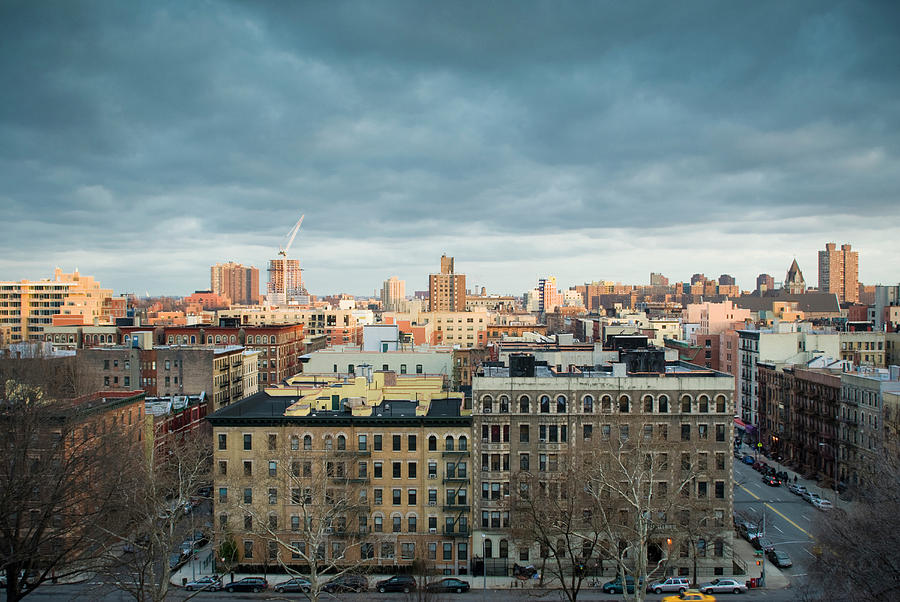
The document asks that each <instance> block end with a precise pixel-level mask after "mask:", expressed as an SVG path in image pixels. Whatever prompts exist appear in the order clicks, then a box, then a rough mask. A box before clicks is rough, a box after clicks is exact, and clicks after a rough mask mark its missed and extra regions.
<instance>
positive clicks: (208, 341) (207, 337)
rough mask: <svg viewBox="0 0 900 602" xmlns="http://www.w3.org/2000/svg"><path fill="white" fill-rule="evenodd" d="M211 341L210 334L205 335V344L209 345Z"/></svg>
mask: <svg viewBox="0 0 900 602" xmlns="http://www.w3.org/2000/svg"><path fill="white" fill-rule="evenodd" d="M212 341H213V339H212V335H211V334H208V335H206V344H207V345H211V344H212Z"/></svg>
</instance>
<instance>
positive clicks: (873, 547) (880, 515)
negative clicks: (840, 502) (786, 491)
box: [809, 448, 900, 602]
mask: <svg viewBox="0 0 900 602" xmlns="http://www.w3.org/2000/svg"><path fill="white" fill-rule="evenodd" d="M888 449H889V448H888ZM876 464H877V465H878V467H879V468H878V474H877V475H874V474H873V475H868V477H869V478H866V479H865V482H867V483H877V486H876V487H870V488H869V489H867V490H866V492H865V496H864V497H863V498H862V499H861V500H860V501H859V502H857V503H855V504H853V505H852V506H851V507H850V508H849V509H848V510H846V511H845V510H843V509H841V508H834V509H833V510H831V511H830V512H828V513H824V516H823V517H822V518H821V520H819V521H817V523H816V530H815V532H814V537H815V540H816V547H815V548H814V550H815V552H816V559H815V560H814V561H813V563H812V565H811V566H810V568H809V573H810V577H811V579H810V581H811V582H813V583H818V584H819V585H820V587H821V591H820V592H818V596H819V599H824V600H849V601H851V602H855V601H860V602H862V601H863V600H873V601H881V600H885V601H887V600H897V599H898V598H900V560H898V557H897V549H898V547H900V530H898V529H895V528H890V525H893V524H894V523H895V522H896V520H897V516H898V515H900V459H898V457H897V456H896V455H895V454H893V453H890V452H885V451H883V452H881V453H880V455H879V457H878V462H876Z"/></svg>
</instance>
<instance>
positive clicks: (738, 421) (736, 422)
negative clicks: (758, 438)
mask: <svg viewBox="0 0 900 602" xmlns="http://www.w3.org/2000/svg"><path fill="white" fill-rule="evenodd" d="M734 426H736V427H738V428H741V429H746V428H747V426H748V424H747V423H746V422H744V421H743V420H741V419H740V418H735V419H734Z"/></svg>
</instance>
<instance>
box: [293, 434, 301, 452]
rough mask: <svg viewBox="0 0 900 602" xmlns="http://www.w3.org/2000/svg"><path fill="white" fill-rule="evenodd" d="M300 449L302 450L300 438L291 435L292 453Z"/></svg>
mask: <svg viewBox="0 0 900 602" xmlns="http://www.w3.org/2000/svg"><path fill="white" fill-rule="evenodd" d="M298 449H300V437H298V436H297V435H291V451H297V450H298Z"/></svg>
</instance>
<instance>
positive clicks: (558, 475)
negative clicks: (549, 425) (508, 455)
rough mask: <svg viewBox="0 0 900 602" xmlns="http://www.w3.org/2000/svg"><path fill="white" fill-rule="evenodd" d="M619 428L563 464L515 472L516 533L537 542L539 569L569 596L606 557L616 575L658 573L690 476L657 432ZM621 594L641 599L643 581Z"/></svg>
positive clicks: (573, 597) (688, 465)
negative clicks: (654, 437)
mask: <svg viewBox="0 0 900 602" xmlns="http://www.w3.org/2000/svg"><path fill="white" fill-rule="evenodd" d="M617 430H618V433H617V434H618V436H617V437H616V436H609V437H606V438H605V439H606V441H605V442H604V443H601V444H600V445H597V446H592V447H591V448H589V449H581V450H579V451H578V452H577V453H574V454H572V455H569V456H568V457H565V456H562V457H561V458H560V460H559V461H560V463H562V462H564V461H565V462H566V465H565V466H547V467H540V468H541V470H540V471H539V472H538V473H536V474H535V473H520V474H519V475H518V479H517V487H518V491H516V492H515V493H516V495H515V498H514V500H513V502H512V505H513V506H512V511H513V513H514V514H515V515H516V516H517V518H516V519H515V521H513V522H514V523H515V524H516V525H517V527H515V529H514V531H515V537H516V539H517V541H520V542H523V543H525V544H526V545H527V543H528V542H529V541H531V542H536V543H538V544H539V545H540V546H541V556H542V557H543V559H544V565H543V566H542V572H543V571H544V570H546V571H548V572H549V573H550V574H551V575H553V576H554V577H555V578H556V579H558V580H559V584H560V588H561V589H562V592H563V594H564V595H565V596H566V598H567V599H569V600H572V601H574V600H576V599H577V598H578V595H579V593H580V592H581V589H582V587H583V581H584V578H585V577H586V575H587V574H588V573H590V572H592V571H593V570H594V569H596V568H601V569H602V567H603V563H604V562H605V561H608V562H610V563H611V564H612V566H614V567H615V570H616V575H617V576H618V577H619V579H620V580H621V583H623V584H625V583H627V580H628V579H629V578H631V579H633V580H634V583H636V584H639V583H640V584H644V585H645V586H646V583H647V582H648V581H649V578H650V577H651V576H654V575H661V574H662V573H663V570H664V568H665V563H666V562H667V560H668V558H669V555H668V554H667V552H668V551H670V550H671V545H670V544H671V542H672V539H673V537H674V536H675V534H676V532H677V531H676V530H677V528H678V527H677V526H676V524H675V516H674V510H675V504H676V503H677V502H678V497H677V494H678V492H679V491H681V490H682V489H683V488H686V487H689V486H690V484H691V481H692V480H693V479H694V478H695V476H696V474H697V473H696V470H695V467H694V466H693V465H692V464H691V463H690V462H688V463H686V464H681V465H678V466H676V465H675V462H676V461H678V460H680V458H676V456H677V453H678V451H679V450H680V449H681V448H680V447H679V446H678V445H673V444H671V443H668V442H666V441H662V440H659V439H657V440H651V439H648V438H645V437H643V436H639V437H632V436H629V432H628V427H627V425H626V424H625V423H623V424H621V425H617ZM623 590H624V596H625V598H626V599H631V600H643V599H644V597H645V593H646V592H645V589H644V587H635V588H634V591H633V592H632V593H629V592H628V590H627V588H625V587H623Z"/></svg>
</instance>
